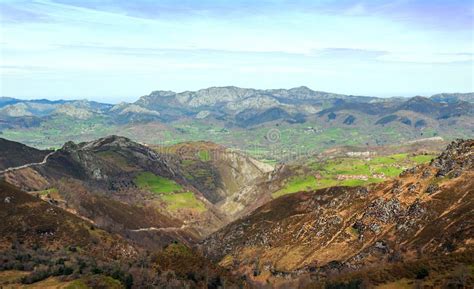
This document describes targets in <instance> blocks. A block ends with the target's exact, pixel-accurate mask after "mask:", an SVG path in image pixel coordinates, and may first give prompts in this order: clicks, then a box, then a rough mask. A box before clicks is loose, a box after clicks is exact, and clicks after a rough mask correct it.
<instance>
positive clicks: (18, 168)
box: [0, 151, 56, 175]
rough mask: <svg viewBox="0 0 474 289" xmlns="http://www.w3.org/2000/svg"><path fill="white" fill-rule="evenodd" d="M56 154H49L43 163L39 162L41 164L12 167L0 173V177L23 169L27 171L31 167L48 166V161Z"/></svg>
mask: <svg viewBox="0 0 474 289" xmlns="http://www.w3.org/2000/svg"><path fill="white" fill-rule="evenodd" d="M55 152H56V151H54V152H50V153H49V154H47V155H46V156H45V157H44V159H43V161H41V162H39V163H29V164H24V165H21V166H18V167H10V168H7V169H4V170H3V171H0V175H2V174H4V173H8V172H12V171H16V170H21V169H26V168H29V167H32V166H41V165H44V164H46V162H47V161H48V158H49V157H50V156H52V155H53V154H54V153H55Z"/></svg>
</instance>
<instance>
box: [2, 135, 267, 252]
mask: <svg viewBox="0 0 474 289" xmlns="http://www.w3.org/2000/svg"><path fill="white" fill-rule="evenodd" d="M13 144H14V143H13ZM17 148H18V149H22V147H21V146H19V145H17ZM22 165H23V163H22ZM270 170H272V167H270V166H268V165H265V164H262V163H260V162H258V161H256V160H253V159H251V158H249V157H247V156H244V155H242V154H240V153H238V152H234V151H231V150H228V149H226V148H224V147H222V146H218V145H215V144H211V143H192V144H191V143H189V144H182V145H179V146H173V147H155V148H150V147H148V146H145V145H142V144H139V143H136V142H133V141H131V140H129V139H127V138H124V137H117V136H110V137H106V138H102V139H99V140H96V141H93V142H88V143H80V144H75V143H73V142H69V143H66V144H65V145H64V146H63V147H62V148H61V149H59V150H57V151H54V152H52V153H51V154H50V155H49V156H48V158H47V161H46V162H45V163H43V164H29V165H28V166H26V167H19V168H17V169H15V170H11V171H7V172H5V173H4V176H5V179H6V180H7V181H8V182H10V183H12V184H14V185H16V186H17V187H20V188H22V189H24V190H26V191H29V192H30V193H31V194H33V195H38V196H39V197H41V198H42V199H44V200H47V201H49V202H51V203H53V204H56V205H57V206H60V207H62V208H64V209H67V210H69V211H71V212H73V213H75V214H77V215H79V216H81V217H83V218H86V219H88V220H91V221H93V222H94V223H95V224H97V225H98V226H100V227H102V228H105V229H107V230H110V231H113V232H116V233H119V234H121V235H122V236H124V237H127V238H129V239H132V240H136V241H138V242H141V243H142V244H146V245H147V246H151V247H157V246H158V247H160V246H162V245H164V244H167V243H169V242H170V241H173V240H178V241H180V242H183V243H186V244H191V243H194V242H195V241H196V240H197V239H200V238H202V237H203V236H206V235H207V234H209V233H211V232H213V231H215V230H216V229H218V228H220V227H222V226H223V225H225V224H227V223H228V222H229V221H231V220H233V219H235V218H236V217H237V216H239V215H240V214H242V213H243V212H244V211H246V210H247V209H248V206H247V205H248V203H252V204H254V205H256V204H258V200H259V198H260V195H259V194H258V191H256V190H255V187H256V183H257V181H258V180H259V179H260V178H263V177H264V176H265V175H266V174H267V173H268V172H269V171H270ZM241 192H244V193H245V192H247V193H245V198H238V196H240V195H242V193H241ZM143 216H146V217H145V218H144V217H143Z"/></svg>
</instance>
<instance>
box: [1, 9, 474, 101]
mask: <svg viewBox="0 0 474 289" xmlns="http://www.w3.org/2000/svg"><path fill="white" fill-rule="evenodd" d="M0 5H1V7H0V8H1V9H0V11H1V21H2V22H1V25H0V33H1V36H2V45H1V48H0V49H1V55H0V62H1V63H0V64H1V67H0V73H1V78H2V94H8V95H12V96H15V95H28V94H31V95H30V97H31V96H36V95H38V94H41V96H43V97H47V96H48V95H51V94H55V95H57V94H58V92H59V93H60V94H68V95H70V94H80V95H78V96H80V97H83V96H87V95H90V96H97V95H115V96H116V97H125V96H136V95H139V94H144V93H147V92H148V91H149V90H156V89H172V90H176V91H181V90H187V89H198V88H202V87H205V86H212V85H240V86H247V87H249V86H254V87H260V88H270V87H281V86H286V87H291V86H298V85H308V86H311V87H314V88H316V89H321V90H326V91H335V92H344V93H352V94H355V93H358V94H366V95H369V94H378V95H380V94H381V93H383V95H394V94H404V93H407V91H405V92H403V91H400V89H401V88H402V87H403V88H406V89H407V90H408V89H409V90H411V92H412V94H425V93H426V91H427V89H429V90H430V92H433V93H434V92H437V91H449V90H460V91H466V90H470V89H472V77H473V72H472V65H473V64H472V62H473V53H474V52H473V46H472V41H473V38H472V30H471V29H467V28H470V27H472V11H473V9H472V3H469V2H468V1H459V0H454V1H450V2H447V1H439V0H433V1H427V0H414V1H407V0H397V1H368V0H359V1H355V0H338V1H329V0H317V1H303V0H296V1H286V0H274V1H270V0H268V1H250V0H239V1H237V0H234V1H231V0H223V1H211V0H203V1H191V0H184V1H175V0H160V1H151V0H149V1H145V0H142V1H128V0H127V1H125V0H117V1H112V0H104V1H85V0H83V1H78V0H74V1H72V0H71V1H68V0H35V1H16V0H15V1H13V0H5V1H2V3H1V4H0ZM440 19H441V20H440ZM25 82H27V83H28V85H25ZM86 87H87V88H86ZM111 97H112V96H111Z"/></svg>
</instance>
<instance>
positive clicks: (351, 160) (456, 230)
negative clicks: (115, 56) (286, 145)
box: [0, 136, 474, 288]
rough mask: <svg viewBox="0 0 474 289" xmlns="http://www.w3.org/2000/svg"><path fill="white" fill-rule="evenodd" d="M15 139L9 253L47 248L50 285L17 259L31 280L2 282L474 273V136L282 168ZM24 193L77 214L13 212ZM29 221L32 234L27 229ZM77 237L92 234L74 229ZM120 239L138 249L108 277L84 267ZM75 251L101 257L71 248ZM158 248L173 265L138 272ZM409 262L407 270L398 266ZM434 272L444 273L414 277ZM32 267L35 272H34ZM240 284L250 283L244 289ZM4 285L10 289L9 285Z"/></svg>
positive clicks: (350, 151)
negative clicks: (60, 262) (79, 262)
mask: <svg viewBox="0 0 474 289" xmlns="http://www.w3.org/2000/svg"><path fill="white" fill-rule="evenodd" d="M2 142H3V144H5V146H4V147H5V148H7V147H8V148H9V149H8V151H7V150H4V151H2V153H1V156H0V166H1V167H3V168H4V170H3V171H2V172H1V174H2V176H3V179H4V180H5V181H6V182H4V183H2V188H3V191H2V192H3V194H4V196H2V198H0V200H2V201H3V203H2V204H3V205H4V206H6V207H5V208H6V209H7V211H5V213H7V214H9V216H10V217H11V218H13V219H12V220H15V221H14V222H13V223H11V225H10V226H14V227H4V228H3V229H2V230H3V232H4V237H5V238H3V239H2V241H1V244H3V246H4V247H3V248H4V252H3V253H4V255H3V256H4V259H5V260H9V258H10V257H7V255H8V254H14V252H15V250H13V251H12V249H11V248H10V246H11V245H9V244H16V243H15V242H17V241H14V240H19V242H20V243H19V244H20V245H18V246H20V247H19V248H21V249H20V250H22V251H24V250H32V249H31V248H34V247H35V246H36V247H37V246H41V247H42V248H45V249H44V250H46V251H39V252H38V251H31V252H32V253H30V255H32V256H37V257H34V258H35V259H32V260H31V261H29V262H32V264H36V265H32V266H39V264H44V265H41V266H43V267H42V268H45V269H44V270H45V271H42V272H43V273H41V274H42V275H41V276H43V277H39V276H38V277H33V276H36V275H38V274H39V273H35V274H33V273H28V272H27V273H15V272H16V271H11V270H13V269H16V268H17V267H15V266H16V265H14V263H12V261H5V262H6V263H5V262H4V263H3V265H2V266H3V270H6V271H4V272H5V273H4V274H12V275H13V276H19V277H18V278H16V279H15V278H13V277H11V278H13V279H9V280H16V281H2V282H10V284H13V283H12V282H20V279H21V280H23V281H21V282H23V283H24V284H26V283H25V282H27V283H29V282H31V283H33V284H32V286H41V285H40V284H42V283H41V282H52V283H53V284H56V283H57V284H58V286H62V285H61V284H64V286H65V287H64V288H69V287H66V286H72V285H71V284H74V282H76V283H78V284H79V283H80V284H85V285H84V286H90V285H91V284H96V283H97V284H108V283H110V282H112V283H113V282H118V283H117V286H118V287H117V288H121V286H125V287H128V285H126V282H128V281H126V278H131V279H133V280H135V281H134V282H135V283H133V284H134V285H133V287H134V288H137V287H136V286H138V285H137V284H145V283H143V282H151V283H153V284H158V283H156V282H159V280H160V278H164V277H163V276H164V275H155V277H152V275H153V274H156V272H166V270H172V271H173V272H175V274H177V275H173V276H174V277H173V280H176V281H173V282H176V284H181V285H182V286H184V284H188V285H191V286H201V285H198V284H203V283H202V282H204V280H208V279H206V278H208V277H205V278H204V277H200V278H201V279H195V278H192V279H189V274H201V275H200V276H207V275H202V274H204V273H203V272H202V269H204V268H208V269H206V270H211V271H212V272H213V273H212V274H215V275H214V276H217V277H216V278H218V279H215V280H220V281H215V282H217V283H216V284H223V283H221V282H223V280H226V281H225V284H229V285H228V286H229V287H228V288H234V287H232V286H237V287H235V288H242V287H239V286H247V287H248V288H267V287H265V286H270V287H272V288H288V287H290V288H329V287H327V286H331V285H330V284H332V283H334V284H338V283H337V282H339V284H343V283H344V282H346V283H347V282H349V283H350V282H366V283H370V284H372V285H377V286H379V285H380V286H385V285H384V284H387V286H390V285H389V284H390V282H411V283H410V284H415V283H417V284H418V283H420V282H425V283H423V284H427V282H438V283H439V282H447V281H446V280H448V279H449V280H451V279H452V278H454V277H446V276H455V274H458V271H450V270H448V271H447V270H446V269H443V268H440V267H439V266H440V265H439V264H440V263H439V262H448V261H446V260H449V262H452V264H453V266H455V267H456V268H458V267H459V268H468V267H463V266H469V264H470V262H472V259H471V258H470V256H469V255H470V254H469V253H468V252H471V251H470V250H472V247H471V245H470V244H471V243H470V242H471V241H470V240H472V224H470V222H471V221H472V216H470V215H469V214H472V211H474V210H473V208H472V205H473V203H472V193H473V192H474V191H473V190H472V188H473V186H472V183H471V181H470V180H471V179H472V176H471V174H472V170H473V167H472V164H473V159H472V150H473V142H472V140H469V141H456V142H452V143H451V144H449V146H448V148H447V149H444V147H445V146H446V145H447V142H446V141H443V140H441V139H439V138H434V139H425V140H421V141H416V142H407V143H405V144H402V145H392V146H363V147H357V146H343V147H333V148H331V149H328V150H324V151H322V152H319V153H315V154H312V155H309V156H305V157H302V158H299V159H294V160H291V161H288V162H285V163H279V164H273V165H270V164H268V163H265V162H261V161H258V160H256V159H254V158H252V157H249V156H247V155H245V154H244V153H242V152H241V151H239V150H234V149H229V148H226V147H224V146H222V145H218V144H215V143H211V142H203V141H199V142H184V143H179V144H174V145H168V146H163V145H148V144H144V143H138V142H134V141H132V140H130V139H128V138H125V137H120V136H108V137H105V138H100V139H97V140H94V141H91V142H83V143H73V142H67V143H66V144H64V145H63V146H62V147H61V148H60V149H57V150H54V151H47V150H46V151H43V150H37V149H33V148H29V147H25V146H24V145H22V144H20V143H15V142H11V141H7V140H4V139H3V140H2ZM25 150H26V151H28V152H29V153H28V159H24V160H21V161H20V162H19V163H15V164H14V165H15V166H13V167H12V166H11V162H10V161H9V159H8V155H9V154H12V153H14V152H17V153H19V152H20V151H25ZM440 153H441V156H439V154H440ZM22 155H23V154H22ZM31 161H33V162H31ZM17 188H20V189H21V190H22V191H20V190H18V189H17ZM25 192H28V193H25ZM23 199H24V201H22V202H26V203H29V202H30V203H31V202H33V203H34V204H35V205H33V203H31V204H29V205H27V206H28V207H37V208H38V210H39V211H38V213H39V212H41V211H46V212H48V211H51V212H52V214H53V216H57V214H63V215H65V216H67V218H75V219H71V221H67V222H66V223H65V222H64V221H62V220H61V221H59V220H54V219H51V220H47V221H46V220H42V219H38V218H36V217H34V219H30V218H31V217H32V216H35V213H33V212H32V211H31V212H30V211H18V209H14V210H13V211H8V210H10V209H9V208H10V207H12V206H13V207H12V208H16V207H17V206H20V207H23V206H24V205H20V204H18V205H15V204H16V202H17V201H20V200H23ZM20 207H19V208H20ZM39 214H41V213H39ZM434 216H438V217H437V219H434V220H433V219H432V218H433V217H434ZM46 217H47V215H42V217H41V218H46ZM53 218H56V217H53ZM61 218H64V217H61ZM20 220H24V221H20ZM33 220H35V221H34V222H33ZM15 222H20V223H18V224H17V225H14V224H16V223H15ZM35 222H37V223H35ZM42 224H44V225H42ZM46 224H49V227H48V226H46ZM62 224H70V225H72V226H79V227H81V228H83V229H79V228H77V229H76V228H75V229H72V228H70V227H61V226H62ZM25 226H27V227H29V228H31V230H30V231H22V230H21V229H20V228H22V227H23V228H25ZM56 226H59V227H56ZM443 226H444V227H443ZM12 228H16V229H20V231H18V232H17V231H15V230H16V229H15V230H13V229H12ZM439 228H443V229H442V230H440V229H439ZM23 230H24V229H23ZM70 230H73V231H74V232H75V233H74V234H80V235H78V236H76V235H73V234H69V233H66V234H65V235H64V234H63V233H61V232H63V231H64V232H68V231H70ZM81 230H83V232H82V231H81ZM441 232H443V234H441V235H438V234H440V233H441ZM97 233H99V236H101V237H100V238H101V239H100V240H101V241H97V239H96V238H97V237H95V236H96V235H97ZM91 234H92V235H91ZM79 236H81V237H79ZM114 236H115V237H114ZM435 236H436V237H435ZM63 238H66V239H63ZM88 238H92V243H88V242H91V241H90V240H89V239H88ZM88 240H89V241H88ZM94 240H95V241H94ZM107 240H108V241H107ZM112 240H114V241H113V242H119V243H118V244H117V245H114V246H128V247H127V248H128V249H127V250H128V251H129V253H127V254H128V255H126V256H125V257H124V256H122V255H120V254H122V253H123V252H125V251H124V250H123V249H121V252H122V253H120V254H119V253H118V252H114V251H110V250H109V251H108V254H110V256H106V255H104V256H103V259H101V261H100V262H101V263H100V264H101V265H100V266H105V267H100V266H99V267H100V270H98V271H97V272H101V273H99V274H97V273H96V274H92V275H91V274H90V273H84V272H83V273H80V272H78V271H76V269H74V267H75V266H76V265H75V264H76V263H75V262H76V261H74V260H76V259H77V258H78V256H81V257H82V258H87V257H86V256H88V255H87V254H86V255H84V254H85V251H88V252H91V253H93V252H95V251H96V250H99V251H100V250H103V249H100V248H98V249H94V247H93V246H102V245H105V244H108V243H110V242H112ZM120 242H121V243H120ZM68 244H70V245H68ZM87 244H92V245H87ZM120 244H121V245H120ZM15 246H17V245H15ZM45 246H46V247H45ZM71 246H72V247H74V248H78V247H80V248H85V247H87V248H88V249H81V250H77V249H73V251H70V249H68V248H69V247H71ZM91 246H92V247H91ZM107 246H110V245H107ZM89 247H90V248H89ZM7 248H10V249H7ZM12 248H13V247H12ZM16 250H17V251H18V249H16ZM68 250H69V251H68ZM28 252H29V251H28ZM147 252H148V253H147ZM150 252H154V253H152V254H151V255H150ZM198 252H199V253H198ZM5 254H7V255H5ZM45 254H53V255H54V256H58V257H54V258H62V259H64V258H66V259H67V260H70V261H68V262H69V263H67V264H69V266H70V267H71V268H70V267H67V268H68V269H67V270H69V271H70V270H72V271H71V274H72V275H69V273H68V274H64V273H54V272H55V271H54V270H58V269H57V268H56V267H51V266H53V265H52V264H50V263H48V262H45V261H40V260H43V259H42V258H44V256H46V255H45ZM155 254H157V255H158V256H160V257H159V261H158V262H165V263H160V264H161V265H159V266H158V265H156V266H158V267H156V266H155V265H153V266H152V267H147V268H148V269H147V270H146V272H147V273H146V274H148V275H146V276H147V277H145V275H143V274H144V273H143V274H142V275H140V276H138V275H137V273H136V272H135V271H134V270H135V269H134V266H138V265H137V264H138V263H136V262H145V261H143V260H146V264H152V262H153V261H152V260H156V259H153V258H155V257H156V255H155ZM169 254H171V255H169ZM183 254H184V255H183ZM196 254H197V255H196ZM466 254H467V255H466ZM8 256H9V255H8ZM60 256H62V257H60ZM54 258H53V260H55V259H54ZM120 258H126V259H127V260H129V262H132V263H131V265H129V266H128V267H126V268H125V267H123V266H121V267H120V268H121V269H120V270H121V271H120V272H122V273H120V274H123V275H120V276H121V277H117V276H118V275H113V274H111V273H110V272H111V271H110V270H111V269H110V268H109V267H108V266H109V265H108V264H111V263H110V262H111V261H110V260H112V259H113V260H116V261H114V262H118V263H116V264H121V263H122V261H120ZM143 258H144V259H143ZM169 258H171V259H169ZM176 258H178V259H179V261H178V259H176ZM183 258H184V259H183ZM189 258H191V259H189ZM440 258H441V259H440ZM139 260H142V261H139ZM165 260H168V261H165ZM185 260H188V261H189V262H191V265H189V266H187V267H185V268H187V269H185V270H187V271H183V273H178V272H180V271H179V270H181V269H180V266H181V265H177V264H180V263H181V262H188V261H185ZM402 260H403V264H404V265H403V266H405V268H406V269H403V270H405V271H402V273H399V274H398V273H397V274H396V273H395V272H394V271H391V270H392V269H390V268H392V267H391V266H399V265H397V264H399V263H400V262H402ZM422 260H425V261H422ZM439 260H443V261H439ZM38 262H40V263H38ZM55 262H56V261H55ZM150 262H151V263H150ZM203 262H204V263H203ZM417 262H418V263H417ZM420 262H422V264H423V266H421V265H419V264H420ZM203 264H205V265H203ZM375 264H376V265H377V266H379V267H380V266H384V268H386V269H384V270H385V271H384V273H383V274H382V275H381V273H380V272H378V271H374V270H375V269H374V268H373V265H375ZM400 264H401V263H400ZM417 264H418V265H417ZM90 266H91V265H86V267H87V268H90ZM94 266H98V265H94ZM147 266H148V265H147ZM160 266H165V267H160ZM202 266H204V267H202ZM209 266H210V267H209ZM420 266H421V267H422V268H425V269H426V270H429V271H430V272H435V274H434V275H430V277H429V278H424V279H423V280H424V281H420V282H419V281H416V282H415V281H413V280H416V278H415V277H416V276H415V275H416V274H415V273H413V272H416V270H421V269H416V268H421V267H420ZM19 268H20V269H21V268H23V267H19ZM35 268H39V267H35ZM61 268H62V267H61ZM69 268H70V269H69ZM107 268H109V269H107ZM157 268H159V269H157ZM164 268H167V269H164ZM209 268H212V269H209ZM182 269H184V268H182ZM16 270H17V269H16ZM24 270H26V271H28V269H21V270H20V272H23V271H24ZM35 270H38V269H35ZM60 270H66V269H64V268H63V269H60ZM94 270H95V269H94ZM114 270H115V269H114ZM156 270H158V271H156ZM163 270H165V271H163ZM413 270H415V271H413ZM459 270H466V269H459ZM69 271H68V272H69ZM8 272H11V273H8ZM61 272H63V271H61ZM85 272H89V271H85ZM191 272H192V273H191ZM199 272H200V273H199ZM206 272H208V271H206ZM358 272H368V273H364V274H368V275H364V276H368V277H363V278H362V277H358V276H360V275H357V274H358ZM403 272H405V273H403ZM460 272H461V271H460ZM462 272H464V271H462ZM15 274H17V275H15ZM56 274H57V275H56ZM150 274H151V275H150ZM160 274H164V273H160ZM180 274H181V275H180ZM183 274H184V275H183ZM206 274H208V273H206ZM413 274H415V275H413ZM453 274H454V275H453ZM459 274H460V273H459ZM54 276H59V277H54ZM91 276H94V277H93V278H92V279H91ZM107 276H108V277H107ZM127 276H130V277H127ZM156 276H158V277H156ZM159 276H161V277H159ZM239 276H241V277H242V276H245V278H244V279H240V281H239V278H241V277H239ZM376 276H378V277H376ZM380 276H384V277H380ZM443 276H445V277H443ZM109 277H112V279H110V280H109V279H107V278H109ZM5 278H6V277H5ZM28 278H30V279H28ZM31 278H38V279H31ZM48 278H49V279H48ZM51 278H53V279H51ZM54 278H56V279H54ZM58 278H59V279H58ZM104 278H105V279H104ZM202 278H204V279H202ZM5 280H6V279H5ZM27 280H31V281H27ZM36 280H37V281H36ZM42 280H44V281H42ZM117 280H118V281H117ZM157 280H158V281H157ZM242 280H245V281H242ZM410 280H411V281H410ZM436 280H438V281H436ZM466 280H471V279H466ZM38 282H40V283H38ZM55 282H56V283H55ZM71 282H72V283H71ZM104 282H105V283H104ZM124 282H125V283H124ZM206 282H208V285H209V284H210V283H209V282H210V281H209V280H208V281H206ZM213 282H214V281H213ZM239 282H240V283H239ZM242 282H243V283H242ZM328 282H329V283H328ZM331 282H332V283H331ZM341 282H342V283H341ZM466 282H470V281H466ZM151 283H150V284H151ZM349 283H347V284H349ZM35 284H37V285H35ZM45 284H47V283H45ZM87 284H89V285H87ZM192 284H194V285H192ZM232 284H233V285H232ZM238 284H240V285H238ZM344 284H345V283H344ZM3 285H5V286H7V288H8V283H3ZM3 285H2V286H3ZM181 285H176V286H178V287H179V286H181ZM94 286H95V285H94ZM97 286H98V285H97ZM107 286H115V285H107ZM130 286H131V285H130ZM186 286H187V285H186ZM209 286H210V285H209ZM216 286H217V287H215V288H219V286H221V285H216ZM226 286H227V285H226ZM285 286H286V287H285ZM321 286H322V287H321ZM341 286H342V285H341ZM407 286H409V285H407ZM27 288H28V287H27ZM32 288H34V287H32ZM71 288H75V287H71ZM93 288H95V287H93ZM107 288H108V287H107ZM111 288H112V287H111ZM209 288H211V287H209ZM226 288H227V287H226ZM380 288H382V287H380Z"/></svg>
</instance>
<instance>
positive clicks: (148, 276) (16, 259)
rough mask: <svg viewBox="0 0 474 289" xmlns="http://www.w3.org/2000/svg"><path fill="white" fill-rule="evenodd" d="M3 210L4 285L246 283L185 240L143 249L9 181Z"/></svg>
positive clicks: (0, 262) (1, 187) (0, 252)
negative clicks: (212, 261) (204, 255)
mask: <svg viewBox="0 0 474 289" xmlns="http://www.w3.org/2000/svg"><path fill="white" fill-rule="evenodd" d="M136 213H139V212H136ZM139 216H140V217H142V218H143V216H144V215H139ZM0 217H1V220H2V222H1V224H0V287H1V288H220V286H223V285H225V286H226V288H247V287H245V286H246V285H245V283H244V282H242V281H239V280H237V279H235V278H234V277H232V276H231V275H230V274H229V273H228V272H226V271H225V270H223V269H221V268H219V267H218V266H215V265H213V264H212V263H211V262H209V261H208V260H207V259H206V258H204V257H202V256H201V255H199V254H198V253H196V252H195V251H193V250H192V249H190V248H189V247H187V246H185V245H183V244H178V243H173V242H170V243H168V244H167V246H165V247H163V249H158V250H152V251H148V250H144V248H143V247H142V246H141V245H139V244H137V243H135V242H133V241H130V240H126V238H122V237H120V236H119V235H117V234H114V233H110V232H107V231H104V230H102V229H99V228H97V226H96V224H95V223H93V222H91V221H90V220H86V219H82V218H80V217H78V216H76V215H74V214H72V213H70V212H68V211H66V210H64V209H61V208H59V207H58V206H54V205H52V204H50V203H49V202H46V201H43V200H41V199H40V198H38V197H34V196H31V195H30V194H27V193H25V192H23V191H20V190H19V189H17V188H15V187H14V186H12V185H10V184H7V183H5V182H3V181H0Z"/></svg>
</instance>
